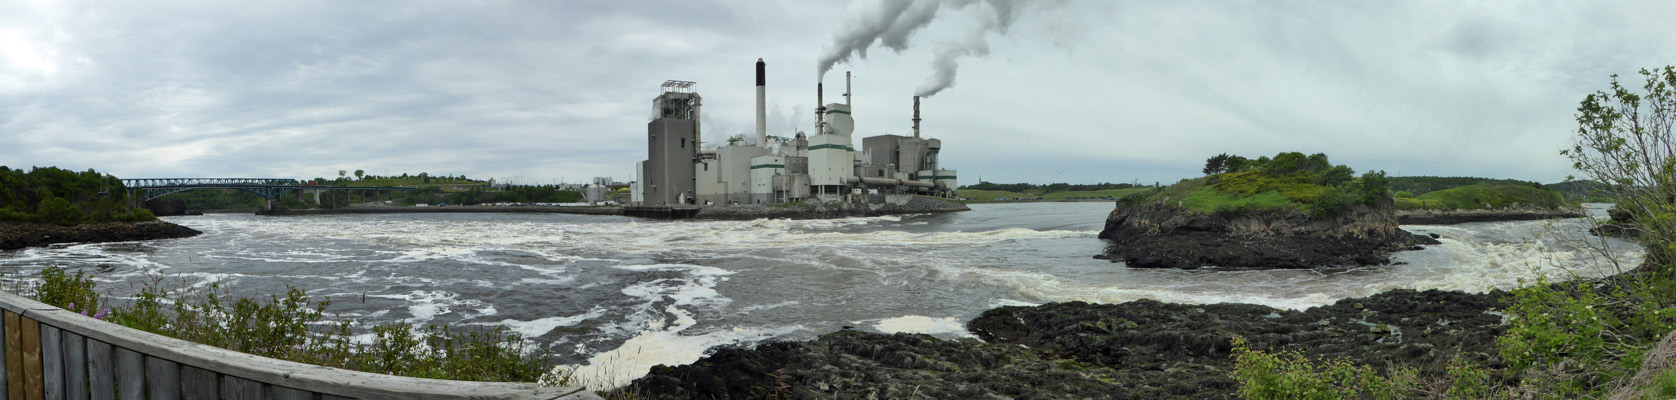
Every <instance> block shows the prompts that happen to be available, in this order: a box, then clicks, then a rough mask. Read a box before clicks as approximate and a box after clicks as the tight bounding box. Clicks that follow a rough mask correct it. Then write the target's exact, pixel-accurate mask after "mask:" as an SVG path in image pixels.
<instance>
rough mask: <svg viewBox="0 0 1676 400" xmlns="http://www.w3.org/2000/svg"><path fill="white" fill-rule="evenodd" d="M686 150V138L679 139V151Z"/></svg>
mask: <svg viewBox="0 0 1676 400" xmlns="http://www.w3.org/2000/svg"><path fill="white" fill-rule="evenodd" d="M686 149H687V138H681V150H686Z"/></svg>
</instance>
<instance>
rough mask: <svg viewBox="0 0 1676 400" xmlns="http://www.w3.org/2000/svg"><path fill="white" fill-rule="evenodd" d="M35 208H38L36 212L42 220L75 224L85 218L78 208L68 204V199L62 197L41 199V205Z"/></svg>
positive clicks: (60, 223) (61, 223)
mask: <svg viewBox="0 0 1676 400" xmlns="http://www.w3.org/2000/svg"><path fill="white" fill-rule="evenodd" d="M36 210H39V211H37V212H36V214H39V215H40V218H41V221H42V222H50V223H54V224H59V225H75V224H78V223H81V222H82V221H83V220H85V219H86V218H85V217H83V216H82V212H81V209H80V208H77V207H76V206H73V205H70V201H69V200H65V199H64V198H62V197H52V198H46V199H41V205H40V206H39V207H36Z"/></svg>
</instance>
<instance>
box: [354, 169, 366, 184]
mask: <svg viewBox="0 0 1676 400" xmlns="http://www.w3.org/2000/svg"><path fill="white" fill-rule="evenodd" d="M366 174H367V171H365V170H359V169H357V170H355V180H357V181H358V180H361V177H363V176H366Z"/></svg>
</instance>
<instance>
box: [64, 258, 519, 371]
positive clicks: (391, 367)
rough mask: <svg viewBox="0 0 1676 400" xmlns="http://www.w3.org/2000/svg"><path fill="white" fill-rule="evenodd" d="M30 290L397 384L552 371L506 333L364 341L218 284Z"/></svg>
mask: <svg viewBox="0 0 1676 400" xmlns="http://www.w3.org/2000/svg"><path fill="white" fill-rule="evenodd" d="M41 281H42V282H41V284H40V285H39V286H37V287H35V289H34V290H33V293H32V295H33V297H34V298H35V299H36V300H37V301H40V302H43V303H47V304H51V305H54V306H58V307H63V308H66V309H70V310H71V311H86V312H94V313H95V314H93V315H97V316H100V317H105V316H108V317H109V320H110V321H111V322H113V323H117V324H121V325H123V326H127V327H130V328H134V329H139V330H143V331H147V332H152V333H156V334H160V335H164V336H170V337H174V338H178V339H182V340H189V341H193V342H197V343H202V344H206V345H211V346H216V347H221V348H225V349H229V350H234V351H239V352H243V353H248V354H255V355H259V356H263V357H270V358H277V359H283V360H290V361H296V362H302V363H309V364H315V365H323V366H328V367H337V368H345V369H352V370H358V371H365V372H373V373H381V374H393V375H401V376H411V377H421V378H438V379H455V380H473V381H507V382H535V381H537V380H539V379H541V378H542V375H543V374H546V373H547V372H548V371H550V370H552V366H551V365H550V364H549V356H550V355H551V353H550V351H548V350H547V349H544V348H535V347H531V345H530V344H529V343H528V342H527V341H525V340H524V338H523V337H522V336H520V335H518V334H517V333H513V332H510V331H508V330H507V329H506V328H505V327H494V328H463V327H450V326H415V325H410V324H406V323H400V322H392V323H384V324H376V325H373V326H372V327H371V328H370V329H369V331H370V333H371V340H370V342H365V341H363V340H362V339H357V333H358V332H356V331H355V330H354V329H352V326H353V325H354V322H353V321H338V322H336V323H332V322H328V321H327V320H326V319H327V317H328V316H329V314H327V313H326V309H327V307H329V306H330V305H331V301H330V299H324V300H320V301H314V300H313V299H311V298H310V297H309V296H308V295H307V294H306V293H304V292H303V291H302V290H301V289H297V288H294V287H287V288H286V293H285V296H283V297H282V296H277V295H270V296H268V298H267V299H252V298H242V297H241V298H230V297H228V296H227V294H226V293H224V292H223V291H222V290H221V288H220V286H219V285H216V284H211V285H209V286H208V287H207V288H206V289H203V290H201V291H192V290H179V291H169V290H165V289H161V288H159V285H160V284H161V282H162V281H163V279H162V278H155V279H153V280H151V281H150V282H148V283H146V284H145V285H144V286H143V287H141V288H140V290H139V293H137V294H136V295H135V296H134V299H133V300H132V301H131V302H130V303H128V304H126V305H124V306H118V307H110V308H109V309H100V310H99V311H97V312H95V311H92V310H93V309H94V308H96V307H98V305H99V304H101V302H102V301H101V299H100V296H99V295H98V294H97V293H96V292H95V291H94V289H95V283H94V282H93V280H92V279H91V278H90V277H88V276H86V275H84V274H83V273H82V272H79V271H78V272H77V273H76V274H74V275H70V274H68V273H66V272H64V270H63V269H61V268H57V267H50V268H47V269H44V270H42V272H41Z"/></svg>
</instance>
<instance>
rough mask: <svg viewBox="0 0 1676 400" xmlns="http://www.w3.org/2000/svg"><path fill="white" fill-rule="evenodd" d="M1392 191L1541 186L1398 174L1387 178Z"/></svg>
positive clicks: (1423, 191) (1505, 181) (1501, 181)
mask: <svg viewBox="0 0 1676 400" xmlns="http://www.w3.org/2000/svg"><path fill="white" fill-rule="evenodd" d="M1389 179H1390V180H1391V191H1392V192H1408V193H1410V194H1413V195H1415V196H1419V195H1423V194H1426V193H1431V192H1435V191H1439V190H1444V189H1452V188H1457V187H1461V186H1471V185H1477V184H1491V185H1514V186H1529V187H1533V188H1539V189H1540V188H1542V184H1541V183H1536V182H1531V181H1521V180H1516V179H1490V178H1473V177H1465V176H1399V177H1392V178H1389Z"/></svg>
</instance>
